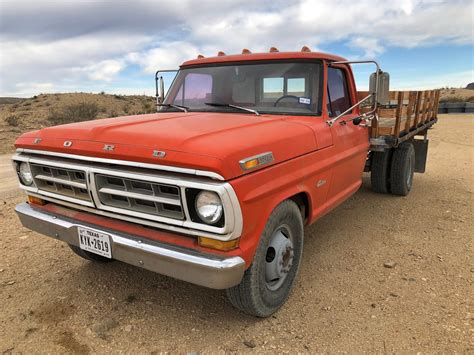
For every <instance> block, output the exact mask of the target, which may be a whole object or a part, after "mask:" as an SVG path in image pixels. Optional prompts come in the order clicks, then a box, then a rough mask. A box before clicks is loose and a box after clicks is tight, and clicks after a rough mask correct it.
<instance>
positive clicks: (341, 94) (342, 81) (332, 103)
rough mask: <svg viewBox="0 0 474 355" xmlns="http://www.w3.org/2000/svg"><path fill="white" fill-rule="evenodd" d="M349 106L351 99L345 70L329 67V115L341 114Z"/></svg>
mask: <svg viewBox="0 0 474 355" xmlns="http://www.w3.org/2000/svg"><path fill="white" fill-rule="evenodd" d="M349 107H351V99H350V96H349V90H348V86H347V80H346V75H345V74H344V71H343V70H342V69H337V68H328V112H329V116H331V117H334V116H337V115H340V114H341V113H343V112H344V111H345V110H347V109H348V108H349Z"/></svg>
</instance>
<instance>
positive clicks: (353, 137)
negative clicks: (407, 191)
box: [324, 65, 369, 200]
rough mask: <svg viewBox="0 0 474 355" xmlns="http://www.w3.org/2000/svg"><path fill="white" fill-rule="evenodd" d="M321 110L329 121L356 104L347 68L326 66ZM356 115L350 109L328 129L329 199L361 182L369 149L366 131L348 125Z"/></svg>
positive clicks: (340, 194)
mask: <svg viewBox="0 0 474 355" xmlns="http://www.w3.org/2000/svg"><path fill="white" fill-rule="evenodd" d="M326 68H327V70H326V83H327V86H326V92H325V96H326V100H324V102H325V104H326V105H325V106H326V107H325V108H324V109H325V111H326V113H327V117H328V118H333V117H336V116H338V115H340V114H341V113H343V112H344V111H346V110H347V109H349V108H350V107H351V106H352V105H354V104H355V103H356V100H357V94H356V93H357V92H356V88H355V84H354V80H353V76H352V72H351V71H350V69H349V67H347V66H345V65H341V66H326ZM358 114H359V111H358V108H355V109H353V110H352V111H351V112H349V113H347V114H346V115H345V116H343V117H341V118H340V119H339V120H338V121H336V122H335V123H334V124H333V125H332V127H331V128H330V129H331V134H332V137H333V144H334V145H333V148H334V156H333V159H334V169H333V174H332V179H331V186H330V189H329V194H328V197H329V198H335V199H336V200H338V199H343V198H345V197H346V196H347V195H350V194H352V193H353V192H354V191H355V190H357V189H358V188H359V186H360V184H361V182H362V172H363V171H364V166H365V161H366V159H367V152H368V147H369V136H368V129H367V128H366V127H362V126H360V125H358V126H356V125H354V124H353V123H352V121H351V120H352V119H353V118H354V117H357V116H358Z"/></svg>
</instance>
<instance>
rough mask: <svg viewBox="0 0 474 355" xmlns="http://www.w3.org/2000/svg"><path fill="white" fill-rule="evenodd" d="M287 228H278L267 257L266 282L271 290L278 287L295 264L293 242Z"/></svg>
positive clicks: (269, 246)
mask: <svg viewBox="0 0 474 355" xmlns="http://www.w3.org/2000/svg"><path fill="white" fill-rule="evenodd" d="M289 236H290V233H289V231H288V230H287V228H285V227H283V228H280V229H278V230H277V231H276V232H275V233H274V234H273V236H272V239H271V241H270V244H269V245H268V249H267V254H266V257H265V282H266V284H267V287H268V288H269V289H270V290H276V289H278V288H279V287H280V286H281V285H282V284H283V282H284V281H285V279H286V277H287V276H288V273H289V272H290V270H291V267H292V266H293V255H294V252H293V242H292V241H291V239H290V238H289Z"/></svg>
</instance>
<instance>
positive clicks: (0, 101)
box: [0, 97, 24, 105]
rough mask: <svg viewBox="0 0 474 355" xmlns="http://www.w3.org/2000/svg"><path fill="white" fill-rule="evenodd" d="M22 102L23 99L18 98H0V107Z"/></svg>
mask: <svg viewBox="0 0 474 355" xmlns="http://www.w3.org/2000/svg"><path fill="white" fill-rule="evenodd" d="M22 100H24V99H22V98H19V97H0V105H6V104H15V103H17V102H20V101H22Z"/></svg>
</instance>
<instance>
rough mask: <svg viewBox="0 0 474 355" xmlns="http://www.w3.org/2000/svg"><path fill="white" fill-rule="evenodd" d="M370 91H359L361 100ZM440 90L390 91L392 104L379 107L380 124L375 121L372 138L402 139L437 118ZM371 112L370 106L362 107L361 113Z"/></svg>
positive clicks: (371, 129) (358, 94)
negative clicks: (389, 137) (390, 137)
mask: <svg viewBox="0 0 474 355" xmlns="http://www.w3.org/2000/svg"><path fill="white" fill-rule="evenodd" d="M368 94H369V92H368V91H359V92H358V93H357V96H358V98H359V99H362V98H364V97H366V96H367V95H368ZM439 95H440V90H425V91H390V96H389V97H390V103H389V104H388V105H384V106H379V108H378V109H377V114H378V117H379V122H378V124H377V122H376V121H375V120H374V121H372V125H371V127H370V136H371V137H372V138H376V137H379V136H395V137H400V135H401V134H402V133H406V132H409V131H411V130H413V129H415V128H417V127H419V126H421V125H423V124H425V123H426V122H429V121H431V120H433V119H435V118H436V117H437V113H438V106H439ZM368 111H370V106H361V112H368Z"/></svg>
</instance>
